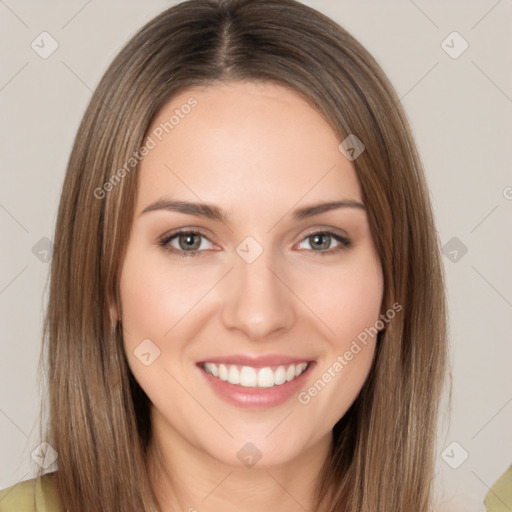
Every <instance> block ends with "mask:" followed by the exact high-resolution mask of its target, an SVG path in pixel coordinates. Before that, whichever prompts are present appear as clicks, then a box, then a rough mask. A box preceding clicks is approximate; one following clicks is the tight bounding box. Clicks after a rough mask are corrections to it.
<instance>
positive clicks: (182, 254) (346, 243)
mask: <svg viewBox="0 0 512 512" xmlns="http://www.w3.org/2000/svg"><path fill="white" fill-rule="evenodd" d="M180 235H198V236H201V237H204V238H206V239H207V240H208V238H207V237H206V236H205V235H203V234H202V233H200V232H198V231H189V230H183V231H175V232H174V233H171V234H169V235H165V236H164V237H162V238H161V239H160V240H159V241H158V245H159V247H161V248H162V249H163V250H164V251H167V252H170V253H171V254H173V255H175V256H177V257H178V258H191V257H192V258H193V257H196V256H200V254H201V253H202V252H204V251H203V250H201V251H199V250H197V249H196V250H193V251H183V250H181V249H176V248H175V247H172V246H171V245H169V243H170V242H171V241H172V240H173V239H174V238H176V237H178V236H180ZM315 235H328V236H330V237H332V238H334V239H335V240H336V241H337V242H339V243H340V245H339V246H338V247H336V248H334V249H329V250H325V251H315V250H313V249H307V250H308V251H309V252H311V253H313V254H314V255H315V256H329V255H333V254H336V253H338V252H340V251H343V250H345V249H348V248H350V247H351V246H352V242H351V240H349V239H348V238H346V237H344V236H341V235H338V234H337V233H333V232H332V231H313V232H312V233H309V234H307V235H306V236H305V237H304V238H303V239H302V240H301V242H303V241H304V240H306V239H308V238H311V237H313V236H315Z"/></svg>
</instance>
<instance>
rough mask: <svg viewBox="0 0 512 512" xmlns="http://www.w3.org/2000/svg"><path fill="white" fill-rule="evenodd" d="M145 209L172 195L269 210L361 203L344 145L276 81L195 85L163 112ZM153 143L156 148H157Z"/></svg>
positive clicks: (144, 182) (147, 160)
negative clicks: (306, 203) (332, 202)
mask: <svg viewBox="0 0 512 512" xmlns="http://www.w3.org/2000/svg"><path fill="white" fill-rule="evenodd" d="M147 135H148V136H149V137H151V138H152V140H153V143H154V147H153V148H152V149H151V150H150V151H149V153H148V154H147V155H146V156H145V157H144V159H143V161H142V162H141V166H140V177H139V194H138V203H139V204H138V210H139V211H140V210H141V209H142V208H143V207H144V205H145V204H147V203H148V202H149V201H152V200H154V199H155V198H158V197H162V196H164V195H165V196H167V197H177V198H180V199H189V200H197V199H198V198H200V199H201V200H203V201H206V202H216V203H219V202H222V203H223V205H224V206H225V207H226V209H228V210H229V205H230V204H232V205H233V208H234V207H235V206H236V205H237V204H238V205H240V204H243V205H245V206H246V207H248V208H249V207H252V208H262V207H263V208H265V207H270V206H271V205H275V204H283V205H284V206H292V205H293V204H295V203H297V202H298V201H300V200H301V198H303V197H304V199H305V200H306V199H307V200H309V202H312V201H314V200H319V199H322V200H327V199H334V200H336V199H340V198H343V199H346V198H350V199H354V200H361V191H360V187H359V182H358V180H357V176H356V173H355V170H354V168H353V166H352V164H351V162H350V161H349V160H347V159H346V158H345V157H344V156H343V154H342V153H341V152H340V151H339V149H338V146H339V144H340V142H341V141H340V140H338V137H337V136H336V134H335V133H334V131H333V130H332V128H331V127H330V126H329V124H328V123H327V122H326V121H325V120H324V118H323V117H322V116H321V115H320V114H319V113H318V112H317V111H316V110H315V109H314V108H312V107H311V106H310V105H309V104H308V103H307V102H306V101H305V100H304V99H303V98H302V97H301V96H300V95H298V94H297V93H295V92H293V91H291V90H290V89H288V88H285V87H283V86H280V85H276V84H272V83H254V82H229V83H227V84H222V85H214V86H210V87H207V88H191V89H188V90H185V91H182V92H181V93H180V94H178V95H176V96H174V97H173V98H172V100H171V101H169V102H168V103H167V104H166V105H165V106H164V107H163V108H162V109H161V110H160V112H159V113H158V114H157V116H156V117H155V119H154V120H153V122H152V124H151V126H150V128H149V130H148V134H147ZM152 145H153V144H152Z"/></svg>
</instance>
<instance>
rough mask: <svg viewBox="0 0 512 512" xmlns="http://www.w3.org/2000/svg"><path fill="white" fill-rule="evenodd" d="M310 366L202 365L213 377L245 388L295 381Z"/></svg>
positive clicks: (280, 384)
mask: <svg viewBox="0 0 512 512" xmlns="http://www.w3.org/2000/svg"><path fill="white" fill-rule="evenodd" d="M309 364H310V362H302V363H298V364H288V365H279V366H275V365H274V366H264V367H262V368H255V367H253V366H240V365H235V364H227V363H225V364H222V363H220V364H217V363H213V362H209V361H208V362H205V363H201V367H202V368H203V370H204V371H205V372H206V373H208V374H209V375H211V376H212V377H215V378H216V379H219V380H221V381H224V382H228V383H229V384H234V385H239V386H242V387H244V388H272V387H275V386H282V385H283V384H285V383H286V382H291V381H292V380H295V379H296V378H297V377H299V376H300V375H302V374H303V373H304V372H305V371H306V370H307V368H308V366H309Z"/></svg>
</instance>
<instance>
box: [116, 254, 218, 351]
mask: <svg viewBox="0 0 512 512" xmlns="http://www.w3.org/2000/svg"><path fill="white" fill-rule="evenodd" d="M153 252H154V253H155V254H152V253H148V252H147V251H146V252H145V253H144V254H143V252H142V251H140V252H138V251H137V249H136V248H134V249H133V250H132V251H128V253H127V255H126V259H125V263H124V266H123V271H122V275H121V282H120V292H121V303H122V317H123V326H124V328H125V330H126V331H127V333H128V336H127V339H126V341H127V342H128V343H134V342H136V340H137V339H139V338H141V337H142V338H150V339H155V340H165V339H166V337H167V335H169V336H170V331H172V329H173V328H174V326H175V325H177V324H178V323H179V322H180V321H181V320H183V319H184V318H185V317H186V316H187V314H188V313H189V312H190V311H191V310H192V309H193V307H194V305H195V304H197V303H198V302H199V300H200V299H201V297H202V296H204V294H205V293H206V292H207V291H208V288H209V287H211V281H212V276H211V275H209V276H208V275H205V271H204V270H201V269H200V268H199V267H198V269H197V271H194V272H191V271H190V270H187V271H184V268H183V267H180V265H179V264H178V265H176V264H173V265H171V264H169V262H168V261H167V258H166V257H165V254H158V253H156V251H153Z"/></svg>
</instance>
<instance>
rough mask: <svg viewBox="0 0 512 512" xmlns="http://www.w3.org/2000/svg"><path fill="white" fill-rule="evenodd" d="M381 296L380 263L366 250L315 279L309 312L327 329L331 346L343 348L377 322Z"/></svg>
mask: <svg viewBox="0 0 512 512" xmlns="http://www.w3.org/2000/svg"><path fill="white" fill-rule="evenodd" d="M382 296H383V278H382V270H381V266H380V262H379V260H378V259H377V257H376V256H375V255H374V254H373V253H371V252H369V251H368V253H366V254H362V255H361V256H360V257H358V258H357V260H356V259H355V258H354V261H350V262H347V264H346V265H340V267H339V268H338V269H336V270H332V269H331V271H330V272H326V273H325V274H323V275H320V276H319V278H317V279H316V280H315V286H314V287H313V293H312V294H310V297H311V301H312V309H313V310H314V311H315V313H316V314H317V315H318V317H319V319H320V320H321V321H322V322H323V323H325V325H327V326H328V327H329V330H328V332H329V334H328V337H329V339H330V342H331V344H332V345H334V346H336V347H337V348H338V349H343V347H344V346H345V345H347V344H348V345H350V341H351V340H352V339H354V338H356V337H357V335H358V334H359V333H361V332H364V331H365V329H367V328H369V327H371V326H374V325H375V322H376V321H377V320H378V319H379V314H380V309H381V305H382Z"/></svg>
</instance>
